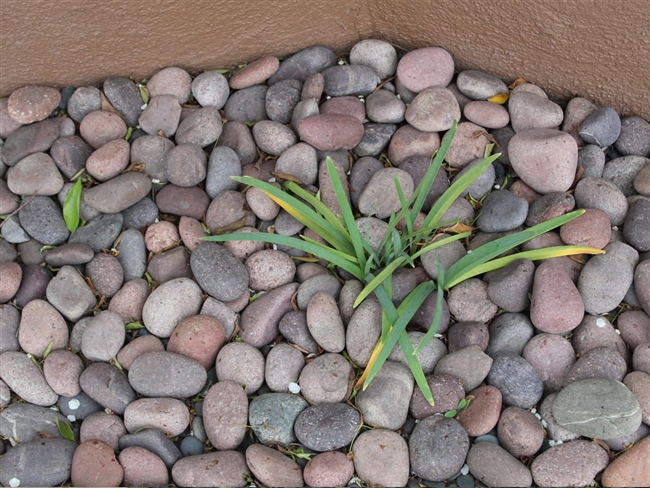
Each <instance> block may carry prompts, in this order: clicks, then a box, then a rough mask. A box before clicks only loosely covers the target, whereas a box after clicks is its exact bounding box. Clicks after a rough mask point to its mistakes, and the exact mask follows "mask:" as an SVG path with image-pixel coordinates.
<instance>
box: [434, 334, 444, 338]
mask: <svg viewBox="0 0 650 488" xmlns="http://www.w3.org/2000/svg"><path fill="white" fill-rule="evenodd" d="M433 337H437V338H438V339H440V338H441V337H442V334H433Z"/></svg>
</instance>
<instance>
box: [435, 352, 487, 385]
mask: <svg viewBox="0 0 650 488" xmlns="http://www.w3.org/2000/svg"><path fill="white" fill-rule="evenodd" d="M491 367H492V358H490V357H489V356H488V355H486V354H485V353H484V352H483V351H482V350H481V348H480V347H478V346H477V345H471V346H468V347H466V348H464V349H461V350H460V351H456V352H453V353H451V354H448V355H447V356H445V357H443V358H442V359H441V360H440V361H438V364H436V367H435V369H434V373H435V374H448V375H451V376H454V377H456V378H458V379H459V380H460V381H461V382H462V383H463V387H464V388H465V391H472V390H474V389H475V388H477V387H478V386H479V385H480V384H481V383H482V382H483V380H484V379H485V378H486V377H487V375H488V373H489V372H490V368H491Z"/></svg>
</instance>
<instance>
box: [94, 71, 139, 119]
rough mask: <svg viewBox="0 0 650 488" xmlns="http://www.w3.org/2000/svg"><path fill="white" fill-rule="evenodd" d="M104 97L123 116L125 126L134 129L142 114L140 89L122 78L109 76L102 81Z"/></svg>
mask: <svg viewBox="0 0 650 488" xmlns="http://www.w3.org/2000/svg"><path fill="white" fill-rule="evenodd" d="M104 95H106V98H107V99H108V101H109V102H111V105H113V107H115V109H116V110H117V111H118V112H119V113H120V114H122V115H123V116H124V121H125V122H126V125H128V126H131V127H135V126H137V125H138V119H139V118H140V114H142V104H143V103H144V102H143V100H142V96H141V95H140V89H139V88H138V87H137V86H136V84H135V83H133V82H132V81H131V80H129V79H128V78H126V77H124V76H111V77H110V78H107V79H106V81H104Z"/></svg>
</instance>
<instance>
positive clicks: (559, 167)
mask: <svg viewBox="0 0 650 488" xmlns="http://www.w3.org/2000/svg"><path fill="white" fill-rule="evenodd" d="M508 151H509V156H510V162H511V164H512V167H513V169H514V170H515V171H516V172H517V174H518V175H519V176H520V177H521V179H522V180H524V182H525V183H526V184H527V185H528V186H530V187H531V188H533V189H534V190H536V191H538V192H539V193H542V194H546V193H551V192H554V191H566V190H568V189H569V188H570V187H571V184H572V183H573V180H574V177H575V172H576V168H577V164H578V146H577V144H576V143H575V140H574V139H573V138H572V137H571V136H570V135H568V134H566V133H564V132H561V131H557V130H553V129H530V130H523V131H521V132H519V133H517V134H515V136H513V138H512V140H511V141H510V144H509V145H508ZM576 201H578V199H577V198H576ZM578 205H579V206H580V204H579V203H578Z"/></svg>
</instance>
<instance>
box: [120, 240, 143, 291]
mask: <svg viewBox="0 0 650 488" xmlns="http://www.w3.org/2000/svg"><path fill="white" fill-rule="evenodd" d="M116 249H117V250H118V251H119V252H120V254H118V256H117V260H118V261H119V262H120V264H121V265H122V270H123V273H124V281H125V282H129V281H131V280H134V279H138V278H142V277H143V276H144V272H145V270H146V269H147V250H146V249H145V245H144V237H142V233H140V231H138V230H136V229H127V230H125V231H124V232H122V238H121V239H120V242H119V243H118V244H117V246H116Z"/></svg>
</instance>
